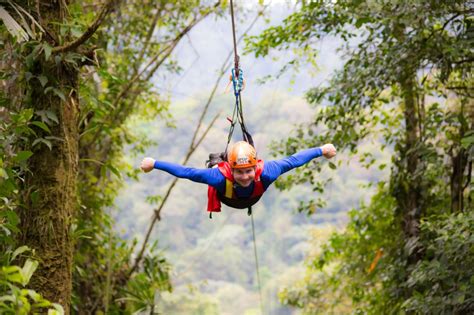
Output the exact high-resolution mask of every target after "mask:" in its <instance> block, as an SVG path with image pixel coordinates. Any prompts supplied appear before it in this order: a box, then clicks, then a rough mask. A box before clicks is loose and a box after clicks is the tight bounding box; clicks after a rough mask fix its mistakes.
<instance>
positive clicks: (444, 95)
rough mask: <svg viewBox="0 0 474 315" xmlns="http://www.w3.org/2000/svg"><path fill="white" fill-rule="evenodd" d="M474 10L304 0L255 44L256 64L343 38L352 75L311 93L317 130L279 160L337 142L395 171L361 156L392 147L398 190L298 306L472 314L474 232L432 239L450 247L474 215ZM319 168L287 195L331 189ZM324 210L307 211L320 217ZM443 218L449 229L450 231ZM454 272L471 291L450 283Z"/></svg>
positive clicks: (346, 238) (350, 234)
mask: <svg viewBox="0 0 474 315" xmlns="http://www.w3.org/2000/svg"><path fill="white" fill-rule="evenodd" d="M471 11H472V8H471V6H470V5H469V4H467V2H465V1H449V2H433V1H418V0H412V1H377V2H373V1H369V2H363V1H344V2H339V1H338V2H334V1H310V2H306V1H302V2H301V3H300V6H299V9H298V10H297V12H296V13H294V14H291V15H290V16H289V17H288V18H287V19H285V20H284V21H283V23H282V24H281V25H280V26H276V27H271V28H269V29H267V30H265V31H264V32H263V33H262V34H261V35H259V36H254V37H250V38H248V39H247V45H248V47H247V49H248V51H252V52H253V53H255V55H256V56H267V55H268V54H269V52H270V50H271V49H282V50H289V49H292V48H293V47H295V46H303V47H307V46H310V47H313V48H315V47H316V46H315V45H316V42H317V40H319V39H321V38H323V37H325V36H328V35H329V36H335V37H338V38H340V39H342V41H343V45H342V47H341V49H340V51H342V52H343V53H344V61H345V63H344V66H343V68H342V69H341V70H340V71H337V72H336V73H335V74H334V75H333V77H332V78H331V79H330V80H329V82H328V83H327V84H323V85H322V86H319V87H315V88H313V89H312V90H310V91H309V92H308V93H307V100H308V101H309V102H310V103H311V104H313V105H314V106H315V116H314V118H313V120H312V122H311V123H309V124H305V125H300V126H298V127H297V129H296V131H295V132H294V133H293V135H291V137H289V138H288V139H287V140H286V141H285V142H283V143H280V144H274V149H275V151H276V152H277V153H278V154H291V153H294V152H295V151H298V150H300V149H302V148H307V147H311V146H317V145H320V144H321V143H325V142H332V143H334V144H335V145H336V146H337V147H338V149H339V151H343V150H344V151H347V152H349V154H350V156H358V157H359V162H360V163H361V164H362V165H363V166H365V167H367V168H368V169H369V170H370V169H373V167H374V166H375V167H379V168H382V167H385V165H377V161H376V160H375V159H374V154H373V152H361V151H360V150H359V145H360V144H361V143H363V142H364V141H368V140H369V141H370V140H372V141H373V140H375V141H377V142H379V141H382V142H383V145H382V147H381V148H380V149H381V150H383V149H384V148H386V147H388V148H389V149H390V150H393V157H392V174H391V178H390V185H387V183H383V182H382V183H380V185H381V186H380V187H381V188H379V193H378V194H377V195H376V196H375V197H374V199H373V200H372V202H371V204H370V205H368V206H367V207H365V206H363V207H361V209H360V210H358V211H357V212H356V211H353V212H352V213H351V220H350V223H349V225H348V227H347V230H346V231H345V232H343V233H341V234H336V235H335V236H334V237H332V238H331V239H330V241H329V243H328V244H327V245H326V247H325V248H324V250H323V252H322V253H321V254H320V255H319V256H318V257H317V258H315V259H314V260H313V262H312V264H314V267H312V268H315V269H314V270H312V271H311V272H310V274H311V276H309V277H308V279H306V281H304V282H303V284H302V285H301V286H300V287H299V288H297V289H295V290H292V289H288V290H287V291H285V292H284V294H283V296H282V298H283V300H284V301H285V302H286V303H287V304H289V305H294V306H298V307H301V308H303V309H305V311H307V312H308V313H315V312H321V313H324V312H326V311H332V312H336V313H337V312H339V311H341V310H336V309H335V307H337V303H339V302H341V301H342V302H343V303H346V302H347V301H350V303H351V304H352V306H351V308H352V309H353V310H355V311H356V312H362V313H373V314H378V313H387V312H389V313H390V312H393V313H398V312H405V311H406V312H414V313H452V312H454V313H456V312H461V313H464V312H466V310H469V311H471V312H472V304H471V303H472V302H471V301H469V302H466V303H464V302H465V301H466V300H469V298H471V297H470V296H468V295H467V294H466V293H465V292H468V291H473V289H472V287H473V283H472V280H471V277H472V272H470V271H468V270H466V268H461V269H457V267H454V266H455V265H457V264H458V262H459V260H458V259H463V260H465V261H467V262H468V263H469V262H470V261H471V260H472V255H473V252H472V249H469V248H471V247H472V246H471V245H470V244H469V242H467V244H465V243H466V239H465V238H463V237H468V238H469V237H470V235H471V234H469V233H468V234H466V233H465V232H460V233H461V234H457V233H454V235H453V239H452V240H450V241H449V242H448V241H446V242H444V243H443V244H444V245H441V244H439V243H435V242H434V241H433V240H432V239H431V238H429V237H428V235H430V234H431V235H432V236H433V237H435V238H436V239H438V242H439V240H440V239H442V237H441V236H442V235H449V234H453V233H452V232H454V231H452V228H453V225H452V224H454V222H456V220H458V219H457V217H456V216H457V214H456V213H453V214H452V213H451V211H450V210H449V209H452V211H464V212H465V213H468V212H469V211H470V213H472V201H471V198H470V195H472V188H470V187H471V186H472V185H471V176H470V174H471V172H472V162H471V163H470V164H469V163H467V162H463V161H472V149H471V148H472V141H471V132H470V131H469V130H472V128H473V119H472V117H474V116H473V115H474V113H473V111H472V84H473V80H472V64H473V60H472V39H471V36H470V35H469V34H470V33H471V29H472V18H471V17H470V13H472V12H471ZM459 161H461V162H459ZM463 163H464V164H463ZM328 166H329V168H333V169H334V165H330V164H328ZM320 171H321V167H320V166H316V165H312V164H308V165H307V167H304V168H300V169H298V171H297V172H296V174H295V176H291V177H287V178H286V180H284V181H280V182H279V188H282V189H285V188H288V187H291V186H293V185H298V184H301V183H304V182H310V183H311V184H312V187H313V189H314V190H315V191H318V192H323V191H324V190H323V188H324V182H323V180H320V179H317V178H318V173H320ZM458 199H459V200H461V201H456V200H458ZM464 201H465V203H463V202H464ZM318 203H319V201H315V200H313V201H309V202H308V203H307V204H306V205H302V206H300V209H302V210H303V211H305V212H307V213H309V214H312V213H313V212H314V211H312V210H311V209H312V208H314V207H312V205H314V204H318ZM459 204H461V205H464V206H459ZM414 205H416V206H414ZM456 205H457V206H456ZM461 216H464V215H461ZM442 217H443V218H447V220H448V222H450V223H443V224H442V223H440V221H439V218H442ZM464 218H465V216H464ZM420 219H421V222H422V223H421V226H419V224H420ZM465 219H466V218H465ZM466 221H469V219H466ZM466 224H468V223H466ZM471 225H472V224H471ZM435 227H436V228H435ZM420 228H421V230H420ZM435 230H436V235H433V232H434V231H435ZM461 230H462V228H461ZM463 233H464V234H463ZM461 235H463V236H461ZM461 243H464V245H463V246H468V247H469V246H471V247H469V248H465V247H464V248H463V246H461V245H460V244H461ZM435 244H438V245H435ZM441 246H447V247H449V249H448V248H444V249H442V248H441ZM429 248H431V251H432V253H431V254H430V250H429ZM462 249H463V250H465V251H464V252H461V250H462ZM443 251H444V252H445V255H444V256H442V257H441V256H440V255H441V252H443ZM382 253H383V254H382ZM380 255H382V256H381V258H380V257H379V258H378V259H374V256H375V257H378V256H380ZM433 255H434V256H435V257H438V258H437V259H434V260H433ZM436 255H438V256H436ZM379 259H380V260H379ZM371 261H372V263H371ZM372 264H375V267H373V268H372V267H369V266H370V265H372ZM436 268H438V269H436ZM451 269H456V272H453V273H450V272H447V270H451ZM367 270H369V271H367ZM435 270H436V271H439V272H440V274H437V275H434V274H433V273H434V272H435ZM446 274H449V276H448V277H454V279H458V280H459V281H460V282H461V283H462V285H461V286H455V285H453V284H452V283H455V281H454V280H453V282H452V283H450V282H445V280H444V279H445V278H443V277H444V276H445V275H446ZM446 279H447V278H446ZM466 279H469V280H466ZM469 281H471V282H469ZM329 297H330V298H329ZM465 299H466V300H465ZM442 305H444V308H443V307H442ZM461 310H462V311H461ZM346 311H347V310H346ZM469 311H468V312H469Z"/></svg>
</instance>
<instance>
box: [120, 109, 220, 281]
mask: <svg viewBox="0 0 474 315" xmlns="http://www.w3.org/2000/svg"><path fill="white" fill-rule="evenodd" d="M219 116H220V113H218V114H217V115H216V116H215V117H214V119H212V121H211V123H210V124H209V126H208V127H207V128H206V131H205V132H204V134H203V135H202V136H201V138H200V139H199V141H198V143H197V144H196V145H195V146H190V149H189V150H188V152H187V154H186V157H185V158H184V161H183V163H182V164H183V165H185V164H186V163H187V162H188V160H189V158H190V157H191V155H192V154H193V153H194V151H195V150H196V148H197V147H198V146H199V144H200V143H201V142H202V140H204V138H205V137H206V135H207V133H208V132H209V130H210V129H211V128H212V127H213V126H214V123H215V122H216V120H217V118H218V117H219ZM197 132H198V130H197V129H196V130H195V132H194V136H195V135H196V133H197ZM193 138H195V137H193ZM191 145H192V144H191ZM177 182H178V178H175V179H174V180H173V182H172V183H171V185H170V186H169V187H168V190H167V191H166V194H165V196H164V197H163V200H162V201H161V203H160V205H159V207H158V208H157V209H155V210H154V215H153V219H152V221H151V223H150V226H149V227H148V231H147V233H146V236H145V240H144V241H143V245H142V248H141V249H140V252H139V253H138V256H137V258H135V262H134V264H133V266H132V268H131V269H130V271H129V273H128V276H129V277H130V276H131V275H132V274H133V273H134V272H135V270H136V269H137V268H138V265H139V264H140V262H141V260H142V258H143V254H144V253H145V249H146V245H147V244H148V240H149V239H150V236H151V232H152V231H153V227H154V226H155V223H156V221H160V220H161V216H160V213H161V210H162V209H163V207H164V205H165V204H166V201H167V200H168V197H169V196H170V194H171V191H172V190H173V188H174V186H175V185H176V183H177Z"/></svg>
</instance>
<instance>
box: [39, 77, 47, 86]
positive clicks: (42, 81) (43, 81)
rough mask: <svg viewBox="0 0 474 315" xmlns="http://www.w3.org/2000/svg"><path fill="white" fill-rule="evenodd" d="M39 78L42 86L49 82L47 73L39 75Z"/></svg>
mask: <svg viewBox="0 0 474 315" xmlns="http://www.w3.org/2000/svg"><path fill="white" fill-rule="evenodd" d="M37 78H38V80H39V81H40V83H41V86H42V87H45V85H46V83H48V78H47V77H46V76H45V75H40V76H37Z"/></svg>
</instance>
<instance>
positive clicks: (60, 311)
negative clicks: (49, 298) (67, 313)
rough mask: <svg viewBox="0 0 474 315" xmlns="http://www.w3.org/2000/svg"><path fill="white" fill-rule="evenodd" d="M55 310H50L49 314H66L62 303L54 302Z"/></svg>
mask: <svg viewBox="0 0 474 315" xmlns="http://www.w3.org/2000/svg"><path fill="white" fill-rule="evenodd" d="M53 307H54V310H48V315H64V309H63V307H62V306H61V305H59V304H57V303H53Z"/></svg>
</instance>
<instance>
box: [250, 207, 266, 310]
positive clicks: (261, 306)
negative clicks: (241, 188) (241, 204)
mask: <svg viewBox="0 0 474 315" xmlns="http://www.w3.org/2000/svg"><path fill="white" fill-rule="evenodd" d="M250 219H251V221H252V236H253V253H254V255H255V267H256V269H257V283H258V293H259V295H260V309H261V311H262V315H263V314H265V312H264V309H263V298H262V285H261V283H260V269H259V268H258V256H257V241H256V238H255V225H254V223H253V213H252V212H251V213H250Z"/></svg>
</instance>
